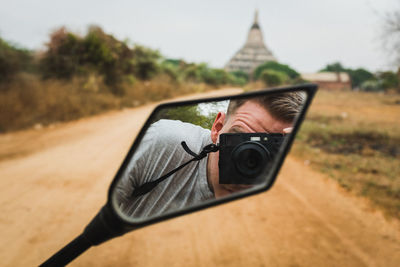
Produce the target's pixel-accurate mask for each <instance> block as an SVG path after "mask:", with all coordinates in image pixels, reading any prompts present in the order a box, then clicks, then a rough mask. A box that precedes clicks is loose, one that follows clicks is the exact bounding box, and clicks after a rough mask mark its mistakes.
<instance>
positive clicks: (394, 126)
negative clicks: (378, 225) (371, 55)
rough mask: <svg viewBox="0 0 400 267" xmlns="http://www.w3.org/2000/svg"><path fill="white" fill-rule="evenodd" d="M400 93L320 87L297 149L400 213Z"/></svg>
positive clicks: (344, 183)
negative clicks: (335, 89) (351, 90)
mask: <svg viewBox="0 0 400 267" xmlns="http://www.w3.org/2000/svg"><path fill="white" fill-rule="evenodd" d="M399 125H400V95H384V94H374V93H362V92H343V91H340V92H332V91H325V90H320V91H319V92H318V94H317V96H316V98H315V100H314V103H313V105H312V106H311V109H310V111H309V114H308V116H307V118H306V120H305V122H304V124H303V125H302V128H301V130H300V132H299V134H298V136H297V142H295V145H294V147H293V154H294V155H295V156H297V157H299V158H301V159H303V160H305V162H307V163H309V164H310V165H311V167H313V168H315V169H316V170H318V171H322V172H324V173H326V174H328V175H329V177H331V178H333V179H335V180H336V181H338V183H339V184H340V185H341V186H342V187H344V188H346V189H347V190H349V191H351V192H353V193H355V194H357V195H359V196H363V197H365V198H367V199H369V200H370V201H371V202H372V203H373V205H374V206H376V207H378V208H380V209H382V210H383V211H384V213H385V214H386V215H387V216H388V217H394V218H397V219H400V164H399V163H400V127H399Z"/></svg>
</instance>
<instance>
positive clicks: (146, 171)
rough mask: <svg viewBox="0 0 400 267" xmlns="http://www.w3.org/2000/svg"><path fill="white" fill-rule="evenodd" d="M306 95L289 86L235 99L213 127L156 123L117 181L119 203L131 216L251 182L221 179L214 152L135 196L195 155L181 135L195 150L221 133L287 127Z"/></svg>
mask: <svg viewBox="0 0 400 267" xmlns="http://www.w3.org/2000/svg"><path fill="white" fill-rule="evenodd" d="M303 98H304V96H303V94H302V93H300V92H291V93H281V94H274V95H268V96H264V97H259V98H251V99H242V100H236V101H231V102H230V104H229V107H228V111H227V114H225V113H224V112H219V113H218V115H217V117H216V119H215V121H214V123H213V126H212V128H211V131H210V130H206V129H203V128H201V127H199V126H196V125H193V124H190V123H183V122H181V121H173V120H160V121H158V122H156V123H153V124H152V125H151V126H150V127H149V129H148V130H147V132H146V134H145V136H144V137H143V139H142V141H141V144H140V146H139V148H138V149H137V151H136V152H135V154H134V156H133V159H132V160H131V162H130V164H129V166H128V168H127V170H126V172H125V174H124V175H123V177H122V178H121V180H120V181H119V182H118V186H117V201H118V204H119V206H120V208H121V209H122V210H123V212H124V213H125V214H127V215H129V216H134V217H148V216H154V215H157V214H161V213H165V212H167V211H173V210H177V209H181V208H183V207H187V206H192V205H195V204H198V203H201V202H204V201H206V200H209V199H212V198H214V197H215V198H219V197H223V196H226V195H228V194H231V193H233V192H236V191H239V190H242V189H243V188H246V187H248V186H246V185H227V184H219V171H218V160H219V153H218V152H215V153H210V154H209V155H208V157H207V158H205V159H203V160H200V161H196V162H192V163H190V164H189V165H187V166H186V167H184V168H183V169H181V170H179V171H178V172H176V173H174V174H173V175H171V176H170V177H169V178H168V179H166V180H165V181H163V182H161V183H160V184H158V185H157V186H156V187H155V188H154V189H152V190H151V191H150V192H149V193H147V194H145V195H142V196H140V197H132V196H131V195H132V192H133V190H134V189H135V188H137V187H138V186H140V185H142V184H144V183H146V182H149V181H154V180H156V179H157V178H159V177H161V176H162V175H164V174H165V173H167V172H169V171H171V170H173V169H175V168H176V167H178V166H180V165H182V164H183V163H185V162H187V161H188V160H190V159H191V158H192V156H191V155H189V154H188V153H187V152H185V150H184V149H183V148H182V146H181V145H180V143H181V142H182V141H185V142H186V143H187V145H188V146H189V148H190V149H191V150H192V151H194V152H196V153H197V152H199V151H201V149H202V148H203V147H204V146H206V145H208V144H210V143H211V142H213V143H217V142H218V138H219V135H220V134H222V133H252V132H262V133H286V132H287V131H288V129H290V127H291V126H292V123H293V120H294V118H295V117H296V115H297V114H298V113H299V112H300V110H301V106H302V103H303V101H304V99H303Z"/></svg>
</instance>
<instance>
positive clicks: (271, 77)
mask: <svg viewBox="0 0 400 267" xmlns="http://www.w3.org/2000/svg"><path fill="white" fill-rule="evenodd" d="M260 79H261V80H262V81H263V82H264V83H265V84H266V85H267V86H278V85H281V84H283V83H285V82H286V81H288V80H289V77H288V76H287V75H286V73H284V72H279V71H276V70H268V69H266V70H264V71H263V72H262V73H261V75H260Z"/></svg>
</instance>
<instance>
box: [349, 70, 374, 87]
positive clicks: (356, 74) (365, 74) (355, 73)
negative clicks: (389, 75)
mask: <svg viewBox="0 0 400 267" xmlns="http://www.w3.org/2000/svg"><path fill="white" fill-rule="evenodd" d="M346 72H347V73H348V74H349V75H350V79H351V87H352V88H358V87H360V86H361V84H362V83H363V82H365V81H368V80H373V79H375V76H374V74H372V73H371V72H369V71H367V70H366V69H362V68H359V69H356V70H352V69H348V70H347V71H346Z"/></svg>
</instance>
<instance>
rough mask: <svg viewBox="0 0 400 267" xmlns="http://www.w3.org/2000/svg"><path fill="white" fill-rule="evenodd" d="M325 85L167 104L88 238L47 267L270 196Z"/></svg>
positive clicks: (139, 141)
mask: <svg viewBox="0 0 400 267" xmlns="http://www.w3.org/2000/svg"><path fill="white" fill-rule="evenodd" d="M316 90H317V86H316V85H314V84H304V85H297V86H291V87H285V88H275V89H267V90H259V91H253V92H248V93H243V94H239V95H233V96H224V97H217V98H208V99H198V100H190V101H182V102H172V103H166V104H161V105H159V106H157V107H156V108H155V110H154V111H153V112H152V113H151V115H150V117H149V118H148V120H147V121H146V123H145V124H144V126H143V128H142V129H141V131H140V132H139V134H138V136H137V137H136V140H135V141H134V143H133V145H132V147H131V148H130V150H129V152H128V154H127V156H126V157H125V159H124V161H123V163H122V165H121V167H120V168H119V170H118V172H117V174H116V175H115V177H114V180H113V181H112V183H111V186H110V188H109V191H108V200H107V203H106V204H105V205H104V206H103V207H102V208H101V210H100V211H99V213H98V214H97V215H96V216H95V218H94V219H93V220H92V221H91V222H90V223H89V224H88V225H87V226H86V228H85V229H84V231H83V233H82V234H81V235H79V236H78V237H77V238H76V239H74V240H73V241H72V242H70V243H69V244H68V245H66V246H65V247H64V248H62V249H61V250H60V251H58V252H57V253H56V254H54V255H53V256H52V257H50V258H49V259H48V260H47V261H45V262H44V263H43V264H42V266H62V265H66V264H68V263H69V262H71V261H72V260H73V259H75V258H76V257H78V256H79V255H80V254H82V253H83V252H84V251H86V250H87V249H89V248H90V247H91V246H95V245H99V244H101V243H103V242H105V241H107V240H109V239H111V238H114V237H117V236H121V235H123V234H125V233H127V232H129V231H132V230H135V229H138V228H141V227H144V226H146V225H150V224H153V223H157V222H160V221H163V220H166V219H170V218H173V217H177V216H180V215H184V214H187V213H190V212H194V211H198V210H201V209H205V208H208V207H212V206H216V205H219V204H223V203H226V202H229V201H232V200H236V199H240V198H243V197H247V196H250V195H254V194H256V193H260V192H263V191H266V190H268V189H270V188H271V186H272V185H273V184H274V181H275V179H276V176H277V174H278V172H279V170H280V167H281V165H282V163H283V161H284V159H285V157H286V155H287V153H288V151H289V149H290V147H291V144H292V142H293V140H294V137H295V135H296V133H297V131H298V129H299V127H300V125H301V123H302V121H303V119H304V117H305V114H306V111H307V109H308V107H309V105H310V103H311V101H312V99H313V97H314V94H315V92H316Z"/></svg>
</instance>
